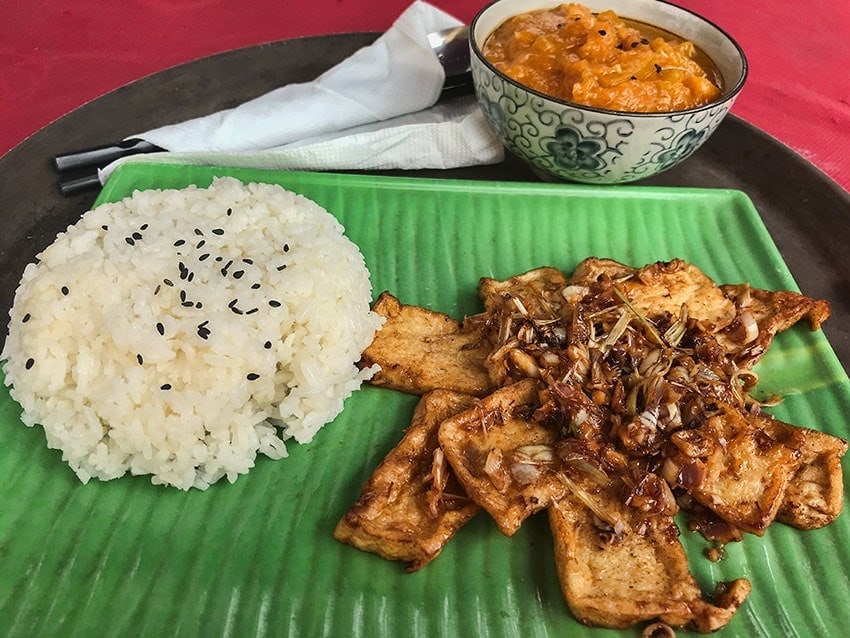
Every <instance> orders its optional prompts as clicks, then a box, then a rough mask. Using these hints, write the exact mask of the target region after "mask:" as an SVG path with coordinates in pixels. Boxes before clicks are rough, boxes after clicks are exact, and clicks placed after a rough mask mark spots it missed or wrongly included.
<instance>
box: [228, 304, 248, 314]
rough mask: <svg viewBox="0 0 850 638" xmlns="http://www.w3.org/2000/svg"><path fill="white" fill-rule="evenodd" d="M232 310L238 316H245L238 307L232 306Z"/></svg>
mask: <svg viewBox="0 0 850 638" xmlns="http://www.w3.org/2000/svg"><path fill="white" fill-rule="evenodd" d="M230 310H232V311H233V313H234V314H237V315H244V314H245V313H244V312H242V311H241V310H240V309H239V308H237V307H236V306H231V308H230Z"/></svg>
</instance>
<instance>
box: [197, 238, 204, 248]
mask: <svg viewBox="0 0 850 638" xmlns="http://www.w3.org/2000/svg"><path fill="white" fill-rule="evenodd" d="M206 243H207V240H206V239H202V240H201V241H199V242H198V243H197V244H195V248H203V247H204V244H206Z"/></svg>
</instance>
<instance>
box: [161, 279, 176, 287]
mask: <svg viewBox="0 0 850 638" xmlns="http://www.w3.org/2000/svg"><path fill="white" fill-rule="evenodd" d="M162 283H164V284H165V285H166V286H173V285H174V282H173V281H171V280H170V279H163V280H162Z"/></svg>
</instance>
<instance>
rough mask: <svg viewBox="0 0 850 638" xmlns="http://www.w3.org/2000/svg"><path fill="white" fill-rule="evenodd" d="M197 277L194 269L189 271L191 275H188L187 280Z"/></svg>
mask: <svg viewBox="0 0 850 638" xmlns="http://www.w3.org/2000/svg"><path fill="white" fill-rule="evenodd" d="M194 278H195V272H194V271H192V272H190V273H189V276H188V277H186V281H188V282H191V281H192V280H193V279H194Z"/></svg>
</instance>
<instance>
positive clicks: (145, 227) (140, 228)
mask: <svg viewBox="0 0 850 638" xmlns="http://www.w3.org/2000/svg"><path fill="white" fill-rule="evenodd" d="M147 229H148V225H147V224H142V225H141V226H139V230H147Z"/></svg>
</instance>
